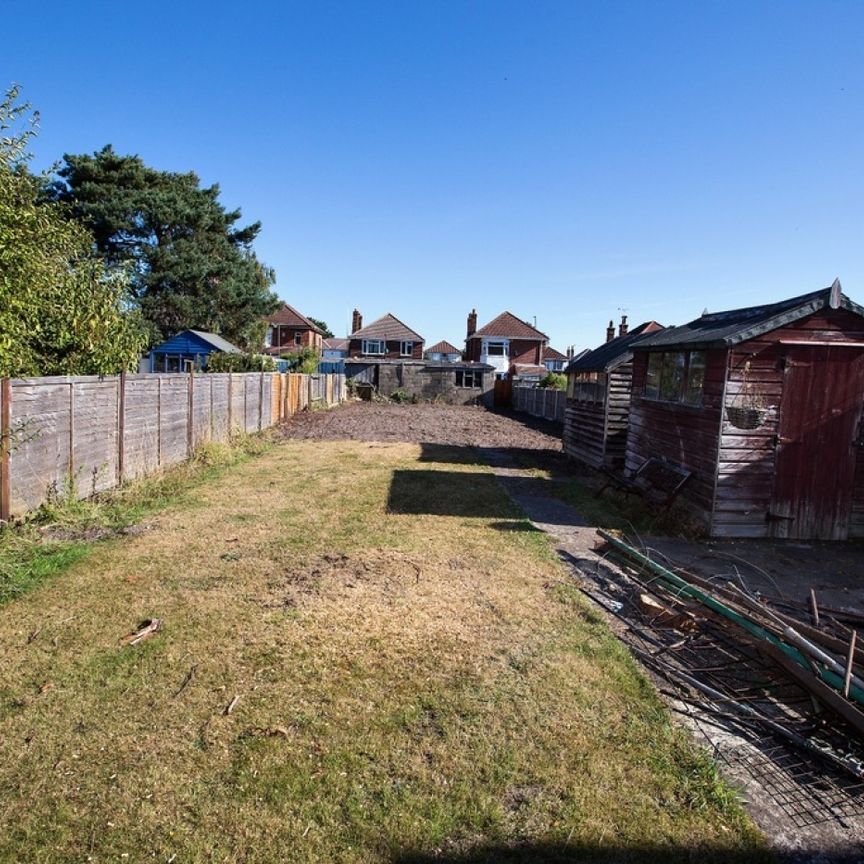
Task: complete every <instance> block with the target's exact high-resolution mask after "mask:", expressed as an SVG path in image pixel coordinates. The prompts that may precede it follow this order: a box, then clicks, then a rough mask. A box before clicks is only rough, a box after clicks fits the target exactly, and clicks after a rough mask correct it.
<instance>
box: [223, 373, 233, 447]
mask: <svg viewBox="0 0 864 864" xmlns="http://www.w3.org/2000/svg"><path fill="white" fill-rule="evenodd" d="M233 405H234V378H233V377H232V373H231V372H229V373H228V434H227V435H226V436H225V440H226V441H230V440H231V421H232V419H233V418H232V416H231V414H232V407H233Z"/></svg>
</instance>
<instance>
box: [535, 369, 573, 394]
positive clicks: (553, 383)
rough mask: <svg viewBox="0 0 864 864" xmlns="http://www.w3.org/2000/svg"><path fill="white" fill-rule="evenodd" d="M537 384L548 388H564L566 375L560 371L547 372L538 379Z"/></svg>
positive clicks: (565, 387) (565, 386)
mask: <svg viewBox="0 0 864 864" xmlns="http://www.w3.org/2000/svg"><path fill="white" fill-rule="evenodd" d="M538 386H539V387H543V388H544V389H549V390H566V389H567V376H566V375H564V374H563V373H561V372H547V373H546V375H544V376H543V378H541V379H540V384H539V385H538Z"/></svg>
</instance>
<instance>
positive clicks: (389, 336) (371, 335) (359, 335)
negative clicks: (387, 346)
mask: <svg viewBox="0 0 864 864" xmlns="http://www.w3.org/2000/svg"><path fill="white" fill-rule="evenodd" d="M351 339H383V340H384V341H390V342H397V341H399V342H403V341H404V342H420V343H422V342H423V337H422V336H421V335H420V334H419V333H417V332H415V331H414V330H412V329H411V328H410V327H409V326H408V325H407V324H403V323H402V322H401V321H400V320H399V319H398V318H397V317H396V316H395V315H391V314H390V313H389V312H388V313H387V314H386V315H382V316H381V317H380V318H378V319H377V320H376V321H373V322H372V323H371V324H367V325H366V326H365V327H361V328H360V329H359V330H357V331H356V332H354V333H352V334H351Z"/></svg>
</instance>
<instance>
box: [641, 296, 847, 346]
mask: <svg viewBox="0 0 864 864" xmlns="http://www.w3.org/2000/svg"><path fill="white" fill-rule="evenodd" d="M820 309H846V310H847V311H849V312H853V313H854V314H856V315H861V316H862V317H864V308H862V307H861V306H859V305H858V304H857V303H853V302H852V301H851V300H850V299H849V298H848V297H847V296H846V295H845V294H843V293H842V289H841V287H840V280H839V279H835V280H834V283H833V284H832V285H831V286H830V287H828V288H823V289H821V290H820V291H811V292H810V293H809V294H801V295H799V296H798V297H790V298H789V299H788V300H781V301H780V302H779V303H771V304H769V305H766V306H749V307H747V308H745V309H731V310H729V311H727V312H711V313H709V314H707V315H703V316H702V317H701V318H697V319H696V320H695V321H691V322H690V323H689V324H683V325H681V326H680V327H667V328H666V329H665V330H663V331H662V332H660V333H652V334H651V335H650V336H645V338H643V339H640V340H639V342H638V343H637V344H636V345H634V348H637V349H639V350H642V349H643V348H644V349H653V348H678V347H682V348H683V347H687V348H723V347H728V346H731V345H738V344H739V343H741V342H746V341H747V340H748V339H755V338H757V337H758V336H761V335H763V334H764V333H769V332H770V331H771V330H776V329H777V328H778V327H784V326H786V325H787V324H791V323H792V322H793V321H798V320H799V319H801V318H805V317H806V316H808V315H812V314H813V313H814V312H818V311H819V310H820Z"/></svg>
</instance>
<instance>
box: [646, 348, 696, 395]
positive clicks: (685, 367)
mask: <svg viewBox="0 0 864 864" xmlns="http://www.w3.org/2000/svg"><path fill="white" fill-rule="evenodd" d="M704 384H705V352H704V351H652V352H651V353H650V354H649V355H648V368H647V371H646V374H645V386H644V388H643V391H642V393H643V395H644V396H645V397H646V398H648V399H657V400H659V401H661V402H681V403H683V404H685V405H701V404H702V389H703V386H704Z"/></svg>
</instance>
